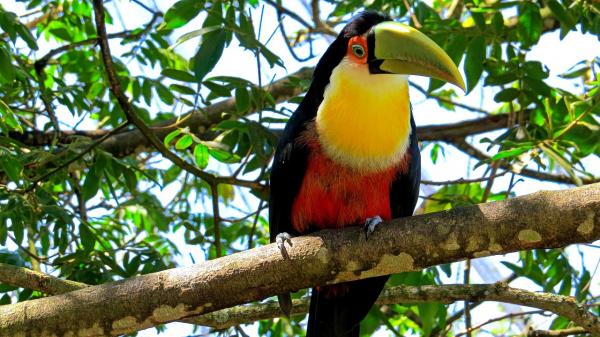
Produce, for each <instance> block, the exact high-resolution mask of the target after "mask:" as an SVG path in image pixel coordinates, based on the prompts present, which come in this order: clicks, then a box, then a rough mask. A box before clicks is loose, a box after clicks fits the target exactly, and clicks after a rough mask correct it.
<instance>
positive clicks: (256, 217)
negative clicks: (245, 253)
mask: <svg viewBox="0 0 600 337" xmlns="http://www.w3.org/2000/svg"><path fill="white" fill-rule="evenodd" d="M264 202H265V201H264V200H263V199H260V202H259V203H258V209H257V210H256V216H255V217H254V221H253V222H252V228H251V229H250V234H248V249H252V243H253V239H254V232H255V231H256V225H257V224H258V218H259V217H260V211H261V210H262V208H263V204H264Z"/></svg>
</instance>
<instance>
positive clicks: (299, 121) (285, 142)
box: [269, 105, 309, 242]
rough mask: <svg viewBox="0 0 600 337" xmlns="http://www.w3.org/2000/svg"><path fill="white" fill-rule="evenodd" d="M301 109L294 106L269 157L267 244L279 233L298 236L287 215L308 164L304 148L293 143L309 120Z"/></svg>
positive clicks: (289, 216) (297, 143)
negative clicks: (271, 157)
mask: <svg viewBox="0 0 600 337" xmlns="http://www.w3.org/2000/svg"><path fill="white" fill-rule="evenodd" d="M302 108H303V106H302V105H301V106H300V107H298V110H296V112H294V114H293V115H292V117H291V118H290V120H289V121H288V123H287V125H286V126H285V129H284V130H283V135H282V136H281V139H280V140H279V144H278V145H277V150H276V151H275V157H274V158H273V166H272V168H271V179H270V189H271V192H270V197H269V233H270V237H271V242H274V241H275V237H276V236H277V234H279V233H282V232H286V233H288V234H290V235H292V236H296V235H299V234H300V233H298V232H297V231H295V230H294V228H293V227H292V222H291V213H292V205H293V204H294V199H296V195H297V194H298V191H299V190H300V186H301V185H302V180H303V179H304V174H305V172H306V165H307V162H308V149H307V148H306V147H305V146H303V145H302V144H299V142H298V141H297V139H298V137H300V135H301V134H302V132H303V131H304V130H306V122H307V121H308V119H309V118H307V116H306V115H307V114H305V113H303V110H302Z"/></svg>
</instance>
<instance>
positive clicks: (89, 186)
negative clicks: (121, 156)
mask: <svg viewBox="0 0 600 337" xmlns="http://www.w3.org/2000/svg"><path fill="white" fill-rule="evenodd" d="M99 187H100V174H98V173H97V172H96V166H92V167H91V168H90V170H89V171H88V174H87V176H86V177H85V182H84V183H83V187H82V196H83V199H84V200H89V199H90V198H91V197H93V196H95V195H96V193H97V192H98V188H99Z"/></svg>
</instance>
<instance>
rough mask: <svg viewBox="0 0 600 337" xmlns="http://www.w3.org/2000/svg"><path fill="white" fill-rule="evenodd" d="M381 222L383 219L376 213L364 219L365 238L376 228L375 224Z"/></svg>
mask: <svg viewBox="0 0 600 337" xmlns="http://www.w3.org/2000/svg"><path fill="white" fill-rule="evenodd" d="M382 222H383V219H381V217H380V216H379V215H376V216H374V217H372V218H367V220H365V237H366V239H367V240H369V235H371V234H373V232H374V231H375V228H377V226H378V225H379V224H380V223H382Z"/></svg>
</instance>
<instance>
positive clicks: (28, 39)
mask: <svg viewBox="0 0 600 337" xmlns="http://www.w3.org/2000/svg"><path fill="white" fill-rule="evenodd" d="M15 29H16V31H17V33H19V36H20V37H21V38H22V39H23V41H25V43H27V46H28V47H29V48H31V49H33V50H37V49H38V45H37V42H36V41H35V38H34V37H33V35H31V32H30V31H29V29H28V28H27V27H25V25H23V24H22V23H20V22H18V23H17V24H16V26H15Z"/></svg>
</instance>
